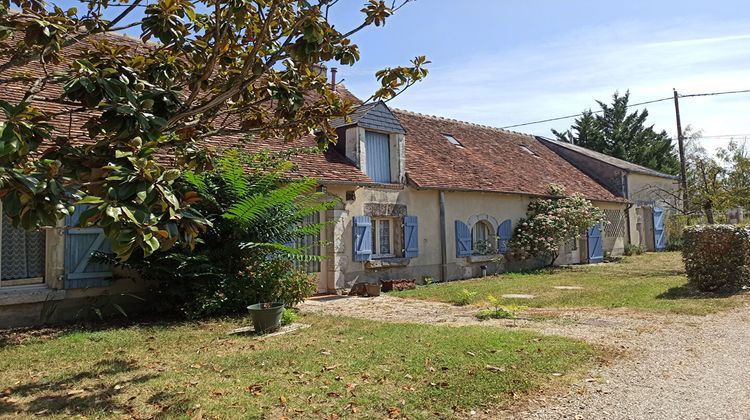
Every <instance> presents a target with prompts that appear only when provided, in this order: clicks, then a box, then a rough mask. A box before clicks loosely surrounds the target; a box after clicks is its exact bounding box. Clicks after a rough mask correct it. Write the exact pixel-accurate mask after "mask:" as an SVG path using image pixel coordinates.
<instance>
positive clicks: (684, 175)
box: [672, 89, 688, 211]
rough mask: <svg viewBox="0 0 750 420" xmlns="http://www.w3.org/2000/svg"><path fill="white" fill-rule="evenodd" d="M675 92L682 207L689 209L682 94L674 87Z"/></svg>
mask: <svg viewBox="0 0 750 420" xmlns="http://www.w3.org/2000/svg"><path fill="white" fill-rule="evenodd" d="M672 91H673V92H674V113H675V117H676V118H677V146H678V147H679V151H680V187H681V188H682V209H683V211H685V210H687V205H688V190H687V171H686V170H685V139H684V137H683V136H682V122H681V121H680V100H679V97H680V95H678V94H677V89H672Z"/></svg>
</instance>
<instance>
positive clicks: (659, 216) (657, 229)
mask: <svg viewBox="0 0 750 420" xmlns="http://www.w3.org/2000/svg"><path fill="white" fill-rule="evenodd" d="M666 247H667V235H666V232H665V229H664V209H662V208H660V207H654V248H655V249H656V250H657V251H662V250H664V249H665V248H666Z"/></svg>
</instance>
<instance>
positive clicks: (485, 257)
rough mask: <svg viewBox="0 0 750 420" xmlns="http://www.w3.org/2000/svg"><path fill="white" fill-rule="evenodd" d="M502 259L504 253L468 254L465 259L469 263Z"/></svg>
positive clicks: (499, 260) (503, 258)
mask: <svg viewBox="0 0 750 420" xmlns="http://www.w3.org/2000/svg"><path fill="white" fill-rule="evenodd" d="M504 260H505V255H503V254H488V255H469V256H468V257H466V261H468V262H470V263H483V262H501V261H504Z"/></svg>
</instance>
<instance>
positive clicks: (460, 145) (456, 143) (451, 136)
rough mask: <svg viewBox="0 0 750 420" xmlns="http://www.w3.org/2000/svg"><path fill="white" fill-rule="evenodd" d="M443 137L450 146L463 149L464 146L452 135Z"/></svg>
mask: <svg viewBox="0 0 750 420" xmlns="http://www.w3.org/2000/svg"><path fill="white" fill-rule="evenodd" d="M443 136H445V138H446V139H447V140H448V142H449V143H450V144H452V145H454V146H458V147H464V145H463V144H461V142H460V141H458V140H457V139H456V138H455V137H453V134H443Z"/></svg>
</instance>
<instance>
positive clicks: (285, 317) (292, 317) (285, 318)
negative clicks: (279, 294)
mask: <svg viewBox="0 0 750 420" xmlns="http://www.w3.org/2000/svg"><path fill="white" fill-rule="evenodd" d="M297 318H299V315H298V314H297V311H295V310H294V309H291V308H284V312H282V313H281V325H289V324H293V323H294V321H296V320H297Z"/></svg>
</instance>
